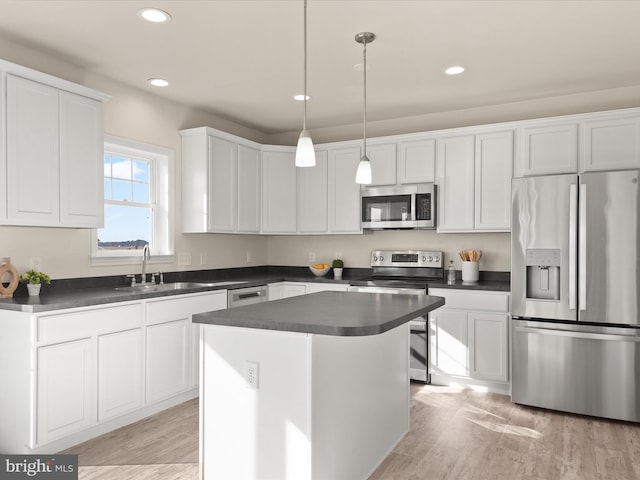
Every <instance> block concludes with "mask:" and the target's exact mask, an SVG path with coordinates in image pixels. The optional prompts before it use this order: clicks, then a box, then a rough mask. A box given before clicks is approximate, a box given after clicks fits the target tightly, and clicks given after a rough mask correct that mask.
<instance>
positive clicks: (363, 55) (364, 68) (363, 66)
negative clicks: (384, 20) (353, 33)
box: [362, 39, 367, 157]
mask: <svg viewBox="0 0 640 480" xmlns="http://www.w3.org/2000/svg"><path fill="white" fill-rule="evenodd" d="M362 45H363V46H364V50H363V54H362V58H363V62H364V63H363V65H362V71H363V72H364V121H363V122H362V124H363V130H364V132H363V135H364V137H363V138H364V152H362V154H363V155H364V156H365V157H366V156H367V40H366V39H365V40H364V42H362Z"/></svg>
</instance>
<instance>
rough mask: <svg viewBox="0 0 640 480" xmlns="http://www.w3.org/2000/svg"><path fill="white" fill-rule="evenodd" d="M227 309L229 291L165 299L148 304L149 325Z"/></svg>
mask: <svg viewBox="0 0 640 480" xmlns="http://www.w3.org/2000/svg"><path fill="white" fill-rule="evenodd" d="M223 308H227V291H226V290H218V291H216V292H213V293H210V292H208V293H204V294H195V295H184V296H182V295H180V296H179V297H165V298H162V299H159V300H151V301H149V302H147V325H153V324H155V323H164V322H170V321H172V320H178V319H181V318H187V317H190V316H191V315H195V314H196V313H204V312H210V311H212V310H220V309H223Z"/></svg>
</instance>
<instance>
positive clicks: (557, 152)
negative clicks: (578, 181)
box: [517, 120, 578, 177]
mask: <svg viewBox="0 0 640 480" xmlns="http://www.w3.org/2000/svg"><path fill="white" fill-rule="evenodd" d="M519 137H520V139H521V142H520V152H519V162H518V163H519V169H518V172H517V173H518V176H523V177H527V176H532V175H548V174H558V173H572V172H576V171H577V169H578V123H577V122H575V121H574V122H567V121H566V120H563V121H555V122H549V123H544V122H543V123H540V124H538V122H534V123H533V124H532V125H526V126H523V127H522V128H521V129H520V132H519Z"/></svg>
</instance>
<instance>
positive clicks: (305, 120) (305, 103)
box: [302, 0, 307, 130]
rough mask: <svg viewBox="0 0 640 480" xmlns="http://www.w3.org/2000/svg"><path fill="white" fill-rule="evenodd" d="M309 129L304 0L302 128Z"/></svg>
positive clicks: (305, 11)
mask: <svg viewBox="0 0 640 480" xmlns="http://www.w3.org/2000/svg"><path fill="white" fill-rule="evenodd" d="M306 129H307V0H304V115H303V118H302V130H306Z"/></svg>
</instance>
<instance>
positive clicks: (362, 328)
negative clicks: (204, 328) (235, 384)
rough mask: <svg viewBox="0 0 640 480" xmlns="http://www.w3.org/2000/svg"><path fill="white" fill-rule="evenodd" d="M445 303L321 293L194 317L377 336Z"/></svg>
mask: <svg viewBox="0 0 640 480" xmlns="http://www.w3.org/2000/svg"><path fill="white" fill-rule="evenodd" d="M442 305H444V298H442V297H434V296H431V295H398V294H389V293H363V292H332V291H325V292H317V293H312V294H308V295H300V296H296V297H289V298H284V299H282V300H274V301H270V302H263V303H256V304H253V305H246V306H243V307H236V308H229V309H226V310H217V311H213V312H207V313H201V314H197V315H194V316H193V322H195V323H202V324H209V325H224V326H233V327H244V328H258V329H263V330H280V331H289V332H299V333H313V334H319V335H334V336H364V335H377V334H380V333H383V332H386V331H388V330H391V329H392V328H395V327H397V326H398V325H401V324H403V323H406V322H408V321H410V320H413V319H414V318H416V317H419V316H422V315H425V314H427V313H428V312H430V311H431V310H434V309H436V308H438V307H440V306H442Z"/></svg>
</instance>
